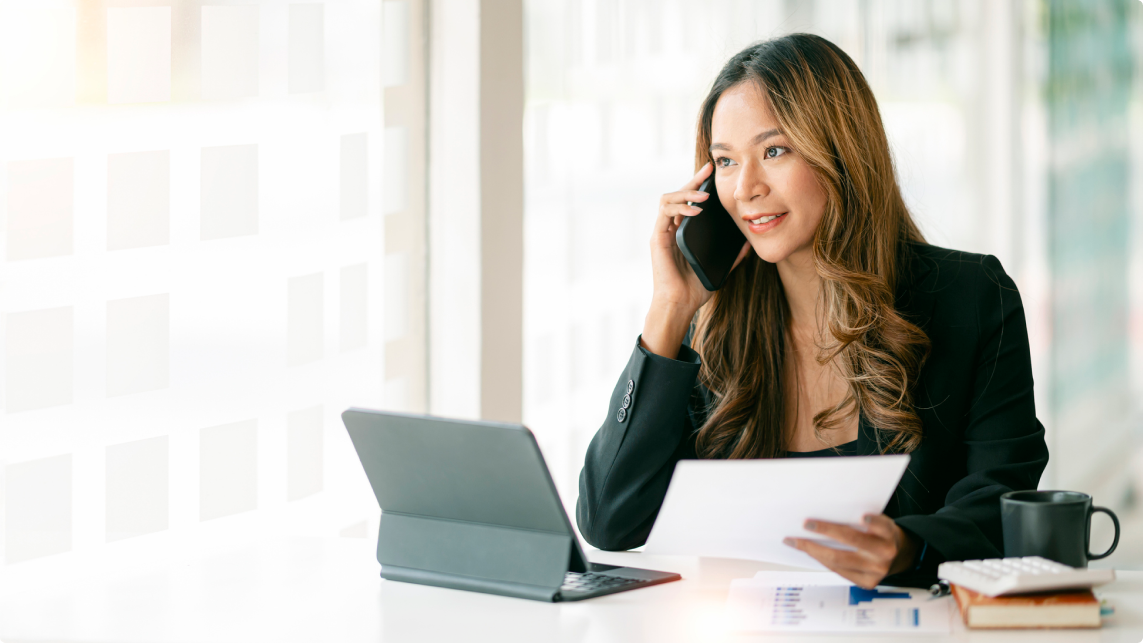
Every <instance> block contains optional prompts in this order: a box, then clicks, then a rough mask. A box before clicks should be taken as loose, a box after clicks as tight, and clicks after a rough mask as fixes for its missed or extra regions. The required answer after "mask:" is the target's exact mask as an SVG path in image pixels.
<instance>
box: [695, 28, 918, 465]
mask: <svg viewBox="0 0 1143 643" xmlns="http://www.w3.org/2000/svg"><path fill="white" fill-rule="evenodd" d="M747 82H749V83H754V84H755V85H756V86H757V87H758V88H759V89H760V90H761V92H762V95H763V96H764V97H765V98H766V100H767V102H768V103H769V106H770V109H771V111H772V113H773V115H774V118H775V120H776V121H777V122H778V127H779V129H780V131H781V132H782V133H783V134H785V135H786V137H787V138H788V139H789V140H790V142H791V143H792V145H793V147H794V149H795V150H797V152H798V153H799V154H800V155H801V157H802V158H803V159H805V161H806V162H807V163H808V164H809V166H810V167H811V168H812V169H813V172H814V174H815V175H816V176H817V179H818V182H819V184H820V185H821V186H822V188H823V189H824V191H825V193H826V195H827V200H826V206H825V213H824V215H823V216H822V221H821V224H820V226H819V227H818V229H817V232H816V233H815V235H814V239H813V255H814V263H815V266H816V269H817V273H818V275H819V276H820V277H821V301H820V302H819V310H820V311H821V314H822V315H823V317H824V321H825V324H826V328H827V329H828V331H829V335H830V337H832V341H829V342H827V345H824V346H818V349H819V352H818V355H817V359H818V361H819V363H821V364H826V363H828V362H830V361H831V360H832V361H834V365H835V366H836V368H837V369H838V371H840V373H841V376H842V378H843V379H844V380H845V381H846V383H847V387H848V393H847V395H846V396H845V397H844V399H842V400H841V401H840V402H839V403H838V404H837V405H835V406H833V407H832V408H828V409H825V410H823V411H821V412H819V413H817V414H815V415H814V418H813V422H814V430H815V432H816V433H817V434H818V436H819V438H820V437H821V432H822V431H824V430H828V429H833V428H838V427H840V426H842V425H843V423H844V422H845V421H846V419H848V418H851V417H852V414H853V413H857V412H859V413H862V414H864V416H865V418H866V419H867V420H868V422H869V424H870V425H872V427H873V428H874V433H875V435H876V438H877V442H878V447H879V450H880V451H881V452H882V453H886V452H909V451H912V450H913V449H915V448H916V447H917V445H919V444H920V442H921V420H920V418H919V417H918V416H917V413H916V411H915V410H914V407H913V399H912V395H911V385H912V384H913V383H914V382H916V381H917V378H918V374H919V373H920V370H921V367H922V365H923V364H924V361H925V358H926V357H927V356H928V353H929V338H928V336H926V335H925V333H924V331H922V330H921V329H920V328H919V327H918V326H916V325H914V324H912V323H910V322H909V321H908V320H906V319H905V318H904V317H902V316H901V315H900V314H899V313H898V311H897V310H895V308H894V290H895V287H896V284H897V279H898V276H899V268H900V266H899V265H898V263H899V257H900V254H899V253H900V251H901V249H902V246H903V244H904V243H906V242H910V241H913V242H920V243H923V242H924V238H923V237H922V236H921V232H920V230H918V228H917V226H916V224H915V223H914V222H913V219H912V216H911V215H910V214H909V210H908V208H906V206H905V202H904V200H903V199H902V198H901V191H900V188H899V187H898V185H897V180H896V176H895V174H894V168H893V160H892V158H891V156H890V154H889V143H888V140H887V139H886V137H885V129H884V127H883V126H882V123H881V116H880V114H879V113H878V109H877V101H876V99H875V98H874V97H873V92H872V91H871V90H870V89H869V85H868V84H867V83H866V81H865V77H864V76H863V75H862V73H861V70H860V69H858V67H857V65H856V64H855V63H854V62H853V60H852V59H850V57H849V56H848V55H846V54H845V52H843V51H842V50H841V49H840V48H839V47H837V46H836V45H834V44H833V43H831V42H829V41H828V40H826V39H824V38H821V37H818V36H813V35H808V34H792V35H789V36H784V37H781V38H777V39H774V40H768V41H764V42H760V43H757V44H754V45H752V46H750V47H748V48H746V49H744V50H743V51H741V52H739V53H738V54H737V55H735V56H734V57H733V58H731V59H730V61H729V62H727V63H726V65H725V66H724V67H723V68H722V71H721V72H720V73H719V74H718V77H717V78H716V79H715V81H714V84H713V86H712V87H711V90H710V93H709V94H708V95H707V97H706V99H705V100H704V101H703V104H702V111H701V114H700V117H699V124H698V137H697V138H698V140H697V142H696V145H695V168H696V170H697V169H698V168H701V167H702V166H703V165H704V164H705V163H707V162H711V163H713V158H712V155H711V152H710V145H711V119H712V116H713V114H714V107H715V104H716V103H717V102H718V99H719V97H720V96H722V94H723V92H725V91H726V90H728V89H730V88H731V87H734V86H736V85H738V84H739V83H747ZM788 320H789V308H788V305H787V302H786V297H785V294H784V291H783V289H782V282H781V280H780V279H779V277H778V271H777V268H776V267H775V265H774V264H772V263H768V262H766V261H763V260H761V259H759V258H758V256H757V255H756V254H755V253H753V252H751V253H749V254H748V255H747V257H746V259H745V260H744V261H743V262H742V263H741V264H740V265H739V266H738V268H737V269H735V270H734V272H732V273H731V275H730V277H729V279H728V280H727V282H726V284H725V285H724V286H723V287H722V288H721V289H720V290H718V291H716V292H715V293H714V295H713V297H711V299H710V301H709V302H707V304H706V305H705V306H703V308H702V309H701V310H700V311H699V314H698V319H697V324H696V328H695V333H694V340H693V341H692V344H693V345H694V348H695V350H696V351H697V352H698V353H699V354H700V355H701V356H702V368H701V370H700V372H699V381H700V382H701V383H702V384H703V385H705V386H706V387H707V388H708V389H709V390H710V391H711V392H712V394H713V396H712V402H711V406H710V408H709V409H708V413H707V417H706V421H705V422H704V423H703V425H702V426H701V427H699V429H698V435H697V436H696V447H697V451H698V454H699V455H700V456H701V457H707V458H716V457H723V458H770V457H776V456H780V455H782V454H783V453H785V451H786V442H785V435H784V431H783V427H785V426H786V424H785V422H786V420H787V413H789V412H790V411H789V410H788V409H787V408H786V407H787V398H786V394H785V391H786V388H785V382H784V380H785V379H786V377H787V372H788V371H787V370H786V368H785V366H786V360H787V359H788V354H787V350H788V346H789V342H790V338H789V330H790V329H789V324H788Z"/></svg>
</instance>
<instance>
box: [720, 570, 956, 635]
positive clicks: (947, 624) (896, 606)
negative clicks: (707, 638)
mask: <svg viewBox="0 0 1143 643" xmlns="http://www.w3.org/2000/svg"><path fill="white" fill-rule="evenodd" d="M783 574H785V576H783ZM795 574H796V575H797V577H795V576H794V575H795ZM815 575H816V576H820V577H822V578H814V577H813V576H815ZM834 576H836V575H835V574H825V573H816V574H815V573H814V572H802V573H798V572H759V573H758V575H757V576H755V577H754V578H739V579H735V580H733V581H731V583H730V596H729V597H728V598H727V613H728V616H729V617H730V625H731V628H732V629H734V630H737V631H750V632H869V633H888V632H895V633H914V634H941V633H947V632H949V631H950V630H951V619H952V614H953V612H952V608H951V606H952V599H951V598H950V597H947V596H946V597H944V598H940V599H935V600H931V597H930V596H929V593H928V592H927V591H925V590H919V589H910V588H898V587H878V588H876V589H872V590H865V589H861V588H860V587H857V586H855V585H852V584H849V583H847V582H844V579H843V582H841V583H838V582H836V581H835V580H834V579H833V578H831V577H834ZM819 582H820V584H819Z"/></svg>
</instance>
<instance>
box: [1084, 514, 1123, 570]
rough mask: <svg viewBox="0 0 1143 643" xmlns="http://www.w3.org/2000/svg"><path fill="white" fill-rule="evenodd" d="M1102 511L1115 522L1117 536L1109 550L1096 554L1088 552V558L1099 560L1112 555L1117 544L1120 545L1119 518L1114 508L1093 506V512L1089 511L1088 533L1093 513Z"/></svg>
mask: <svg viewBox="0 0 1143 643" xmlns="http://www.w3.org/2000/svg"><path fill="white" fill-rule="evenodd" d="M1101 511H1102V512H1103V513H1105V514H1107V515H1108V516H1109V517H1111V522H1113V523H1115V538H1114V539H1113V540H1112V541H1111V547H1109V548H1108V549H1107V551H1105V552H1103V553H1102V554H1099V555H1096V554H1093V553H1091V551H1090V550H1089V551H1088V552H1087V559H1088V560H1099V559H1100V558H1107V557H1108V556H1110V555H1111V552H1113V551H1115V548H1116V547H1117V546H1119V518H1117V517H1116V516H1115V512H1113V511H1112V510H1110V509H1108V508H1106V507H1092V508H1091V513H1089V514H1088V515H1087V521H1088V533H1091V517H1092V516H1093V515H1095V514H1096V513H1099V512H1101Z"/></svg>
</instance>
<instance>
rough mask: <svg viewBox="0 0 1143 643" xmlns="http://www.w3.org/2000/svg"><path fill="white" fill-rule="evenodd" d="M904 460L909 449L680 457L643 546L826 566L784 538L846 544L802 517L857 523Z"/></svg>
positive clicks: (881, 500) (887, 489)
mask: <svg viewBox="0 0 1143 643" xmlns="http://www.w3.org/2000/svg"><path fill="white" fill-rule="evenodd" d="M908 464H909V456H908V455H882V456H856V457H830V458H798V459H792V458H783V459H773V460H683V461H680V462H679V463H678V465H677V466H676V467H675V474H674V477H672V478H671V485H670V487H668V488H667V495H666V498H665V499H664V500H663V507H662V509H660V510H659V517H658V518H657V519H656V520H655V526H654V527H653V528H652V529H651V535H650V536H649V537H648V538H647V547H646V550H645V551H646V552H647V553H653V554H679V555H685V556H710V557H718V558H745V559H748V560H760V561H766V562H771V563H781V564H783V565H794V566H797V567H807V568H810V569H824V567H823V565H822V564H821V563H819V562H817V561H816V560H814V559H813V558H811V557H810V556H809V555H808V554H805V553H803V552H801V551H798V550H797V549H794V548H792V547H789V546H787V545H784V544H782V539H783V538H786V537H787V536H792V537H795V538H811V539H815V540H818V541H819V542H822V543H823V544H827V545H830V546H835V547H837V548H839V549H846V547H842V546H841V545H838V544H836V543H834V542H833V541H830V540H826V539H823V538H822V537H821V536H819V535H816V534H814V533H813V532H809V531H806V530H805V529H803V528H802V525H803V524H804V523H805V521H806V519H808V518H816V519H819V520H828V521H830V522H838V523H847V524H852V525H855V526H859V525H861V524H862V520H861V517H862V516H863V515H864V514H867V513H874V514H876V513H881V512H882V510H884V508H885V505H886V503H888V502H889V498H890V497H891V496H892V495H893V490H894V489H895V488H896V487H897V482H898V481H899V480H900V479H901V475H902V474H903V473H904V472H905V467H906V466H908Z"/></svg>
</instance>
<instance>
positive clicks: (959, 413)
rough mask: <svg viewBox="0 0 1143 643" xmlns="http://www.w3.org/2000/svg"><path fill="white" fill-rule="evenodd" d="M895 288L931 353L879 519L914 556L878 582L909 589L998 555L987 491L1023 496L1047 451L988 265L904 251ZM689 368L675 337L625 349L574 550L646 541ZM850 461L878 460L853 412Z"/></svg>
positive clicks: (686, 435)
mask: <svg viewBox="0 0 1143 643" xmlns="http://www.w3.org/2000/svg"><path fill="white" fill-rule="evenodd" d="M899 282H900V283H899V284H898V287H897V294H896V307H897V310H898V311H900V312H901V313H902V314H903V315H905V316H906V317H907V318H908V319H909V320H910V321H912V322H913V323H915V324H917V325H919V326H920V327H921V328H922V329H923V330H924V331H925V333H927V334H928V336H929V339H930V340H931V342H932V352H931V353H930V355H929V358H928V360H927V361H926V362H925V365H924V367H923V368H922V370H921V375H920V378H919V382H918V383H917V384H916V385H915V386H916V388H914V389H913V390H914V396H913V400H914V405H915V408H916V411H917V413H918V415H919V416H920V418H921V422H922V424H923V434H922V438H921V444H920V446H919V447H918V448H917V449H916V450H914V451H913V452H912V454H911V456H912V458H911V460H910V462H909V468H908V469H907V470H906V472H905V475H904V476H903V477H902V479H901V482H900V484H898V486H897V489H896V491H895V492H894V494H893V497H892V499H891V500H890V501H889V504H888V506H887V507H886V508H885V513H886V514H887V515H889V516H890V517H892V518H894V519H895V520H896V521H897V524H898V525H899V526H900V527H901V528H902V529H904V530H905V531H907V532H909V533H912V534H913V535H915V536H917V537H918V538H920V539H921V540H923V541H924V543H925V546H924V547H923V550H924V557H923V558H922V560H921V563H920V564H919V565H918V566H917V567H916V568H915V569H914V570H911V571H910V572H907V573H904V574H900V575H898V576H895V577H890V578H888V579H886V581H885V582H886V583H889V584H898V585H918V586H923V585H925V584H927V583H929V582H931V581H932V580H933V578H934V576H935V573H936V566H937V564H938V563H940V562H941V561H942V560H965V559H973V558H997V557H1000V556H1003V553H1004V546H1003V536H1002V534H1001V526H1000V495H1001V494H1003V493H1005V492H1008V491H1012V490H1017V489H1035V488H1036V486H1037V484H1038V483H1039V480H1040V474H1041V473H1043V471H1044V467H1045V465H1047V462H1048V448H1047V445H1046V444H1045V442H1044V427H1043V425H1041V424H1040V422H1039V420H1037V419H1036V408H1035V403H1034V401H1033V396H1032V364H1031V357H1030V354H1029V348H1028V331H1027V327H1026V323H1025V320H1024V308H1023V305H1022V304H1021V303H1020V294H1019V293H1018V292H1017V290H1016V284H1015V283H1014V282H1013V281H1012V279H1011V278H1010V277H1009V276H1008V275H1007V274H1006V273H1005V272H1004V269H1003V268H1002V267H1001V266H1000V262H999V261H998V260H997V259H996V257H993V256H991V255H978V254H971V253H967V252H959V251H956V250H948V249H945V248H938V247H936V246H930V245H925V244H914V243H907V244H904V245H903V246H902V251H901V276H900V278H899ZM689 337H690V335H689V333H688V340H689ZM700 364H701V361H700V359H699V357H698V354H697V353H695V352H694V350H692V349H691V348H690V346H689V341H684V345H683V346H682V348H681V349H680V351H679V355H678V358H677V359H668V358H665V357H662V356H659V355H655V354H654V353H650V352H648V351H647V350H645V349H643V348H642V347H641V346H640V345H639V342H638V341H636V343H635V349H634V350H633V351H632V353H631V358H630V360H628V362H627V368H626V369H625V370H624V371H623V374H622V375H620V377H619V380H618V382H617V383H616V385H615V390H614V391H613V392H612V395H611V407H610V410H609V411H608V415H607V419H606V420H605V421H604V423H603V426H601V427H600V428H599V431H598V432H597V433H596V434H595V437H594V438H593V439H592V441H591V445H590V446H589V447H588V450H587V457H586V459H585V461H584V465H583V470H582V471H581V472H580V478H579V501H578V502H577V505H576V520H577V522H578V523H579V528H580V532H581V533H582V534H583V537H584V538H585V539H586V540H587V542H589V543H591V544H592V545H594V546H596V547H598V548H600V549H607V550H621V549H631V548H632V547H638V546H639V545H642V544H643V543H645V542H646V540H647V535H648V534H649V533H650V531H651V525H652V524H654V522H655V517H656V516H657V515H658V513H659V508H660V507H661V506H662V503H663V496H664V495H665V494H666V491H667V485H668V483H669V482H670V480H671V475H672V473H673V472H674V468H675V463H676V462H678V461H679V460H680V459H687V458H696V457H697V456H696V454H695V440H694V434H695V430H696V428H697V427H699V426H701V425H702V422H703V420H704V418H705V411H704V409H705V407H706V405H707V404H708V403H709V402H710V401H711V394H710V391H708V390H707V389H706V387H704V386H702V385H701V384H698V383H697V382H696V380H697V376H698V372H699V366H700ZM628 391H630V392H628ZM625 396H626V397H625ZM625 400H626V406H625V404H624V402H625ZM857 453H858V454H860V455H873V454H876V453H878V447H877V438H876V428H875V427H871V426H869V425H868V424H867V422H866V420H865V417H864V416H862V417H861V418H860V421H859V430H858V438H857Z"/></svg>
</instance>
